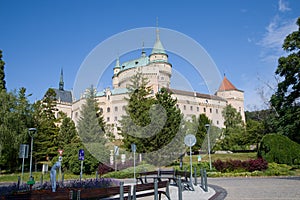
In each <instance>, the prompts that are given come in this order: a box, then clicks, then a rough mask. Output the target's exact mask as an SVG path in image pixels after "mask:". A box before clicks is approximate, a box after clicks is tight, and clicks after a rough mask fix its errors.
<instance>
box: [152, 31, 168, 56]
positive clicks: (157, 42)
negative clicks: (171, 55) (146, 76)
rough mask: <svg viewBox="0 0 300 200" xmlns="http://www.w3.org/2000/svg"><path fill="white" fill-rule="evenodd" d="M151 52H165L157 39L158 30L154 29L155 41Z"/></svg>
mask: <svg viewBox="0 0 300 200" xmlns="http://www.w3.org/2000/svg"><path fill="white" fill-rule="evenodd" d="M151 54H166V51H165V48H164V46H163V45H162V43H161V41H160V39H159V30H158V29H157V30H156V41H155V44H154V47H153V49H152V52H151Z"/></svg>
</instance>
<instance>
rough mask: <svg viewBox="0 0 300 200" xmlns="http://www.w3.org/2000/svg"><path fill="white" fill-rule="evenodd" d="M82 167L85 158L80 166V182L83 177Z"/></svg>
mask: <svg viewBox="0 0 300 200" xmlns="http://www.w3.org/2000/svg"><path fill="white" fill-rule="evenodd" d="M82 168H83V160H82V161H81V167H80V182H81V179H82Z"/></svg>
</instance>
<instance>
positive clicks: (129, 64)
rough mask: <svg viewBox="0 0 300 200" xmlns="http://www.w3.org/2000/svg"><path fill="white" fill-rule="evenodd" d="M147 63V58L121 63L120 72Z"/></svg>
mask: <svg viewBox="0 0 300 200" xmlns="http://www.w3.org/2000/svg"><path fill="white" fill-rule="evenodd" d="M148 63H149V58H148V57H147V56H142V57H140V58H137V59H134V60H130V61H127V62H124V63H122V65H121V71H123V70H126V69H131V68H134V67H141V66H145V65H147V64H148Z"/></svg>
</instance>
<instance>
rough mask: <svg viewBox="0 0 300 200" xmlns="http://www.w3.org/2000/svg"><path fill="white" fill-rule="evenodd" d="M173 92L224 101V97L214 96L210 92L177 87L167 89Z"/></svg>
mask: <svg viewBox="0 0 300 200" xmlns="http://www.w3.org/2000/svg"><path fill="white" fill-rule="evenodd" d="M169 90H170V91H171V92H172V93H173V94H178V95H185V96H194V97H199V98H203V99H212V100H218V101H226V100H225V99H223V98H221V97H219V96H216V95H210V94H202V93H198V92H191V91H184V90H177V89H169Z"/></svg>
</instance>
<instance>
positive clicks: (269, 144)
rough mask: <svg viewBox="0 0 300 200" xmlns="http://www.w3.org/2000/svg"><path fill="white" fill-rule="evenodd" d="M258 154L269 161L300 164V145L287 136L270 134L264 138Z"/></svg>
mask: <svg viewBox="0 0 300 200" xmlns="http://www.w3.org/2000/svg"><path fill="white" fill-rule="evenodd" d="M257 155H258V157H262V158H264V159H265V160H267V161H268V162H269V163H271V162H275V163H278V164H287V165H299V164H300V145H299V144H298V143H296V142H294V141H292V140H290V139H289V138H288V137H286V136H283V135H280V134H268V135H265V136H264V137H263V138H262V140H261V142H260V145H259V148H258V152H257Z"/></svg>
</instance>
